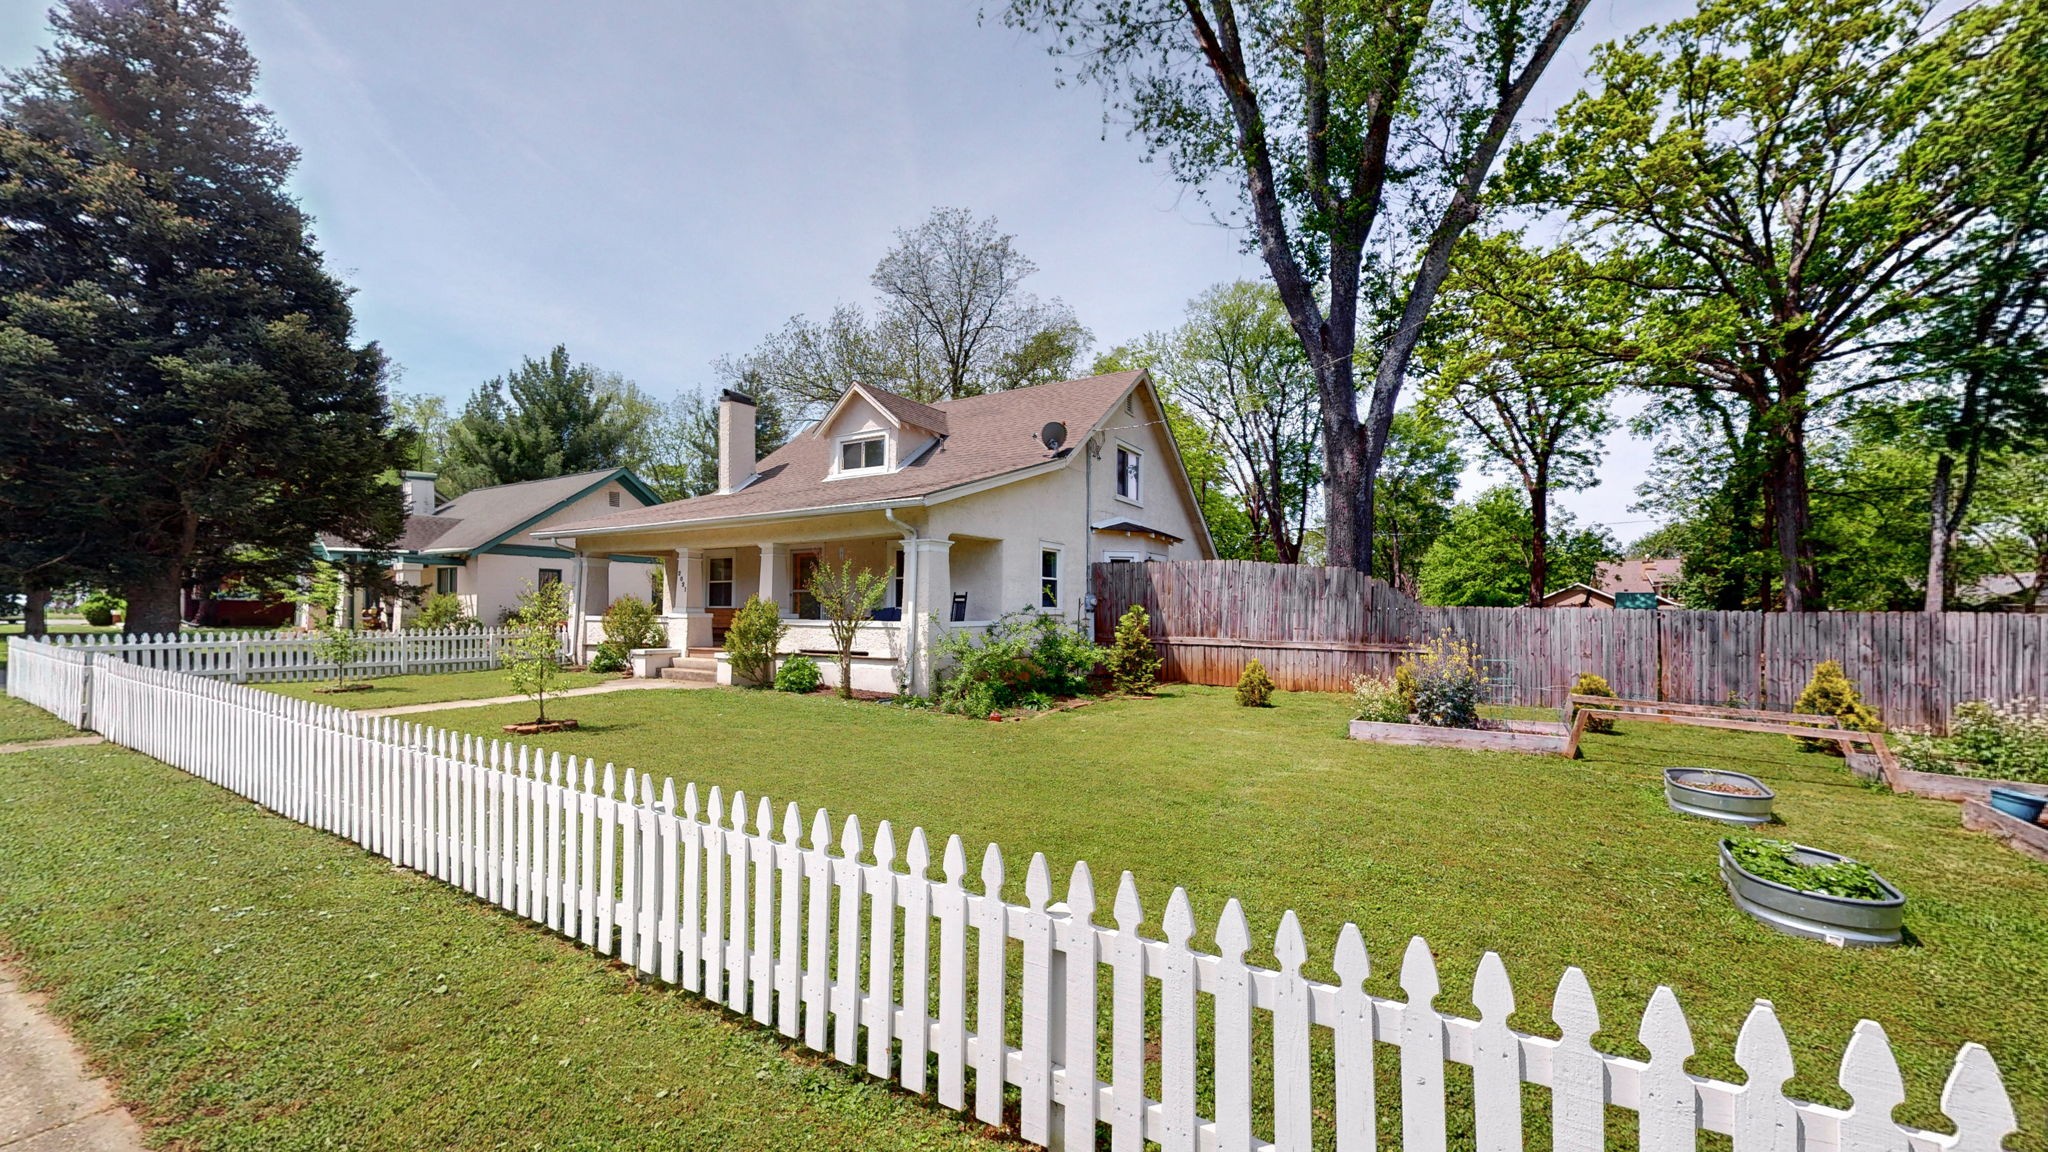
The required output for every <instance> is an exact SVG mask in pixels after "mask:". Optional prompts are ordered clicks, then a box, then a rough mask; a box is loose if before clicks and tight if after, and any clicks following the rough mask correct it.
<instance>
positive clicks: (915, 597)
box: [576, 513, 1003, 695]
mask: <svg viewBox="0 0 2048 1152" xmlns="http://www.w3.org/2000/svg"><path fill="white" fill-rule="evenodd" d="M878 528H879V529H880V530H879V531H878ZM664 535H665V536H666V539H665V540H663V541H662V543H664V544H666V545H667V546H665V547H650V546H649V545H650V544H651V543H653V542H654V541H652V540H650V539H649V538H647V537H645V536H641V535H638V534H636V535H634V536H632V537H630V538H628V539H621V540H620V541H619V542H618V543H617V544H616V545H614V544H613V543H612V542H611V541H610V540H605V539H602V538H597V537H592V538H589V539H586V540H582V541H578V542H577V543H576V550H577V553H578V561H577V563H578V568H579V573H580V579H579V581H578V585H579V588H578V603H577V612H578V613H579V615H580V616H581V618H582V619H583V620H584V627H583V629H582V639H583V641H584V644H585V645H586V649H587V648H588V647H590V646H594V645H596V644H597V643H598V642H600V641H602V640H603V638H604V631H603V623H602V622H603V615H602V612H601V611H599V610H596V608H595V606H596V605H600V604H608V603H610V601H611V589H610V588H609V586H608V583H607V580H608V573H609V565H608V564H607V563H606V561H608V560H609V559H610V557H611V556H612V555H614V554H615V553H614V552H613V551H611V550H610V549H612V548H614V547H615V548H617V549H618V554H623V553H626V552H628V551H630V553H631V554H632V555H636V556H652V557H653V558H654V561H655V563H656V564H657V565H658V566H659V568H660V572H661V579H660V586H661V603H660V604H659V605H658V607H659V609H660V611H661V615H662V621H663V624H664V625H665V627H666V628H667V631H668V639H669V652H670V653H672V654H673V655H674V656H675V657H682V658H689V657H696V658H699V659H702V658H705V657H709V656H712V655H713V654H714V653H715V652H716V651H718V650H719V649H720V648H721V646H722V645H723V643H724V641H725V633H726V630H727V629H728V628H729V627H730V626H731V624H732V620H733V616H734V614H735V613H736V612H737V611H738V610H739V608H740V607H741V606H742V605H744V604H746V603H747V601H748V600H749V599H750V598H752V597H755V596H758V597H760V598H761V599H762V600H764V601H766V602H768V603H770V604H773V605H775V606H776V609H777V611H778V612H779V613H780V615H781V617H782V620H783V623H784V625H785V626H786V629H787V631H786V632H785V634H784V636H783V640H782V645H781V650H782V651H783V652H784V653H790V654H794V653H799V652H801V653H807V654H810V655H812V656H815V657H818V658H819V664H820V666H821V668H822V669H823V670H824V672H825V675H826V679H827V683H833V682H835V681H836V676H837V669H836V668H834V667H833V666H832V664H831V661H830V660H829V659H826V657H829V656H831V655H833V654H834V653H835V652H836V648H835V645H834V644H833V641H832V637H831V632H830V628H829V622H828V621H827V620H826V619H825V613H824V611H823V610H822V609H821V607H820V606H819V604H818V601H817V599H816V597H815V596H814V595H813V594H812V591H811V584H812V580H813V576H814V574H815V573H816V572H817V570H818V569H819V567H821V566H825V565H831V566H837V565H839V564H841V563H845V562H851V563H852V564H853V565H854V566H855V567H856V568H857V569H865V570H868V571H872V572H877V573H881V574H883V575H884V577H885V579H886V585H885V587H884V590H883V594H882V599H881V602H880V603H879V604H878V605H877V606H876V607H875V609H874V610H873V611H872V612H871V613H870V614H869V618H868V620H867V622H866V623H864V624H863V625H862V626H861V627H860V629H859V632H858V634H857V637H856V639H855V642H854V653H855V660H854V670H853V680H854V684H853V686H854V687H855V688H856V689H859V690H862V691H872V692H883V693H900V692H906V691H907V692H913V693H916V694H918V695H928V694H930V692H931V691H932V687H933V685H932V682H931V667H930V660H929V658H928V654H929V653H930V652H931V651H932V646H933V644H934V643H935V642H936V641H937V639H938V638H939V637H940V636H941V635H942V634H943V633H944V632H945V631H947V630H950V629H956V628H980V627H985V626H986V625H987V623H988V621H990V620H992V619H993V618H994V617H996V616H997V615H1000V614H1001V601H1002V596H1003V589H1002V572H1003V564H1002V559H1003V558H1002V543H1001V542H1000V541H996V540H989V539H981V538H975V537H951V536H948V537H935V536H930V535H926V534H924V532H923V531H922V530H921V529H920V528H919V527H917V526H913V525H912V524H910V523H907V522H905V521H903V520H897V519H894V518H891V517H886V516H884V515H883V514H881V513H874V514H868V515H852V516H834V517H821V518H816V519H812V520H808V521H802V522H799V523H796V524H788V525H778V526H774V527H770V526H766V525H764V526H761V527H760V528H759V529H756V530H755V531H753V532H750V533H745V534H744V535H742V534H741V533H738V532H735V531H734V530H733V529H729V528H728V529H724V530H723V531H720V530H716V529H709V528H707V529H700V530H693V531H689V532H674V533H666V534H664ZM747 537H751V538H747ZM724 675H725V674H724V673H723V672H721V678H723V677H724Z"/></svg>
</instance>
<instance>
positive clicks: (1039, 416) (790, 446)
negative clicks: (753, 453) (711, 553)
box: [548, 372, 1143, 536]
mask: <svg viewBox="0 0 2048 1152" xmlns="http://www.w3.org/2000/svg"><path fill="white" fill-rule="evenodd" d="M1141 375H1143V373H1141V372H1113V373H1111V374H1109V375H1107V376H1091V377H1088V378H1087V379H1083V380H1063V381H1061V382H1059V383H1057V384H1038V385H1034V386H1032V387H1029V388H1016V389H1012V390H1010V391H1008V392H991V393H989V394H987V395H985V396H969V397H966V398H964V399H960V400H946V401H942V402H940V403H938V404H934V405H921V404H920V405H917V407H919V408H929V409H930V410H931V411H933V412H937V413H939V414H941V415H943V416H944V417H945V427H946V429H947V431H946V434H945V436H944V438H943V439H942V440H940V441H939V443H938V446H937V447H936V448H933V449H932V450H930V451H927V452H925V453H924V454H922V455H921V456H919V457H918V458H917V459H916V460H915V461H913V462H911V463H910V464H907V465H905V466H903V467H902V468H899V469H897V470H896V471H894V472H891V473H887V474H884V475H878V476H849V477H841V478H839V479H835V480H832V481H831V482H829V483H828V482H826V479H825V477H826V476H827V475H828V474H829V473H830V471H831V464H832V442H831V441H830V440H828V439H826V438H825V437H822V436H814V435H811V434H810V432H808V431H806V432H803V433H799V434H798V435H796V436H795V437H793V438H792V439H791V440H790V442H789V443H787V444H784V445H783V446H782V447H780V448H778V449H776V450H775V451H773V452H771V453H769V454H768V455H767V456H764V457H762V459H761V461H760V463H759V464H758V465H756V469H757V471H758V472H759V473H760V478H759V479H757V480H755V481H754V482H753V483H751V484H749V485H747V486H746V487H744V488H741V489H739V490H738V491H736V492H728V493H724V494H714V495H710V496H698V497H694V498H692V499H689V500H677V501H672V502H670V503H667V504H656V505H653V506H652V507H647V508H634V509H631V510H629V511H624V512H615V513H613V514H611V515H609V516H599V517H594V518H592V519H589V520H582V521H577V522H575V523H572V524H563V525H557V526H555V527H551V528H550V529H549V530H548V535H550V536H554V535H563V536H573V535H575V534H577V533H578V532H592V531H605V530H610V531H620V530H625V529H631V528H636V527H646V526H651V525H658V524H686V523H695V522H698V521H706V520H719V519H724V518H727V517H734V516H759V515H772V514H775V513H783V512H801V511H808V510H811V509H814V508H815V509H828V508H835V507H845V506H848V505H860V504H871V503H878V502H886V501H897V500H900V501H910V500H915V499H918V498H920V497H924V496H930V495H933V494H935V493H938V492H943V491H945V490H946V489H949V488H955V487H958V486H960V485H962V484H971V483H974V482H975V481H978V480H988V479H993V478H995V477H998V476H1002V475H1005V474H1006V473H1011V472H1019V471H1022V470H1024V469H1027V468H1031V467H1033V466H1035V465H1039V464H1045V463H1048V462H1050V461H1053V460H1058V459H1061V458H1062V457H1063V456H1064V455H1065V454H1068V453H1071V452H1073V450H1074V447H1075V445H1076V444H1078V443H1079V442H1080V439H1081V437H1082V436H1083V434H1085V433H1086V432H1087V431H1088V430H1089V429H1092V428H1094V427H1095V425H1096V424H1097V423H1099V422H1100V421H1101V420H1102V418H1103V417H1104V416H1106V415H1107V414H1108V413H1109V411H1110V409H1111V408H1112V407H1113V406H1114V405H1115V404H1116V403H1117V402H1118V401H1119V400H1121V399H1123V396H1124V394H1125V393H1126V392H1128V391H1130V389H1131V387H1132V385H1134V384H1136V383H1137V381H1138V378H1139V377H1140V376H1141ZM866 390H867V391H870V392H879V391H880V390H879V389H873V388H869V389H866ZM881 395H888V394H887V393H881ZM897 399H899V400H900V399H902V398H901V397H897ZM903 403H904V404H914V403H915V402H914V401H909V400H904V401H903ZM893 410H894V409H893V407H892V411H893ZM898 418H899V419H904V418H905V417H904V416H902V415H899V417H898ZM1051 421H1059V422H1061V423H1063V424H1065V425H1066V426H1067V444H1066V447H1065V448H1063V449H1062V450H1061V451H1060V452H1048V451H1047V450H1046V448H1045V445H1044V444H1042V443H1040V442H1039V439H1038V432H1039V429H1041V428H1043V427H1044V426H1045V425H1046V424H1047V423H1049V422H1051ZM907 422H909V423H914V424H920V425H922V426H924V427H930V425H928V424H924V423H923V420H922V419H919V418H909V419H908V420H907Z"/></svg>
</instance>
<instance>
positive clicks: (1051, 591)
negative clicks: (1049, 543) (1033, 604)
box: [1038, 548, 1060, 608]
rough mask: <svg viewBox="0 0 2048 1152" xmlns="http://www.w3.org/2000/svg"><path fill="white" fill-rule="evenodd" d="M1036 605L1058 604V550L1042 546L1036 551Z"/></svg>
mask: <svg viewBox="0 0 2048 1152" xmlns="http://www.w3.org/2000/svg"><path fill="white" fill-rule="evenodd" d="M1038 606H1039V607H1040V608H1057V607H1059V606H1060V550H1059V549H1057V548H1043V549H1040V550H1039V553H1038Z"/></svg>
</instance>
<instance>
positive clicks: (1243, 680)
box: [1237, 660, 1273, 708]
mask: <svg viewBox="0 0 2048 1152" xmlns="http://www.w3.org/2000/svg"><path fill="white" fill-rule="evenodd" d="M1237 702H1238V704H1240V705H1241V706H1243V707H1246V708H1271V707H1272V706H1273V678H1272V677H1271V676H1268V675H1266V666H1265V664H1263V663H1262V662H1260V661H1258V660H1253V661H1252V662H1251V663H1249V664H1247V665H1245V666H1244V675H1242V676H1239V677H1238V678H1237Z"/></svg>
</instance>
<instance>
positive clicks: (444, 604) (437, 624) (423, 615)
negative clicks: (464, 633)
mask: <svg viewBox="0 0 2048 1152" xmlns="http://www.w3.org/2000/svg"><path fill="white" fill-rule="evenodd" d="M330 603H332V601H330ZM415 620H416V622H417V623H418V624H419V626H420V627H422V628H462V629H465V630H466V629H470V628H475V627H477V622H476V619H475V618H474V617H472V616H471V615H470V614H469V613H467V612H465V611H463V610H462V598H461V597H460V596H456V595H453V594H451V593H447V592H434V593H430V594H429V595H428V596H427V598H426V599H425V600H422V601H421V602H420V612H419V615H418V616H417V617H416V618H415Z"/></svg>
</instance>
